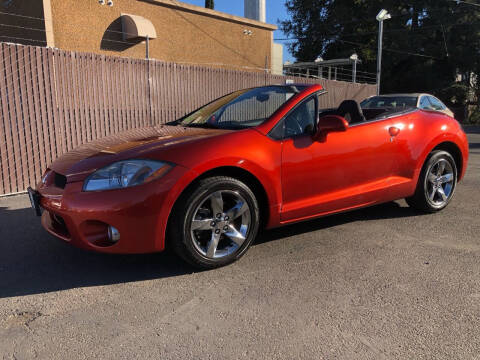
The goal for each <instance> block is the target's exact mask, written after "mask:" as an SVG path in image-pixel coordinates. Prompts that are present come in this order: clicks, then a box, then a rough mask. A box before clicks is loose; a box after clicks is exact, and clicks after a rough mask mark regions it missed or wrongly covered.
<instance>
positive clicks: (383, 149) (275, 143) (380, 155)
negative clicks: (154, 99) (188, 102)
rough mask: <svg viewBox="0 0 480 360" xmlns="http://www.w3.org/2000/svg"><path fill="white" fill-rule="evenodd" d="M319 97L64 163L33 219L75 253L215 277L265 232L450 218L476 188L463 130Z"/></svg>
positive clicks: (219, 116) (151, 135) (256, 94)
mask: <svg viewBox="0 0 480 360" xmlns="http://www.w3.org/2000/svg"><path fill="white" fill-rule="evenodd" d="M324 92H325V91H324V90H323V89H322V87H321V86H320V85H295V84H294V85H281V86H276V85H272V86H265V87H259V88H253V89H246V90H240V91H236V92H234V93H232V94H229V95H226V96H224V97H222V98H220V99H218V100H215V101H213V102H211V103H209V104H207V105H205V106H203V107H201V108H200V109H198V110H196V111H194V112H192V113H191V114H188V115H186V116H185V117H183V118H182V119H179V120H177V121H174V122H172V123H169V124H167V125H159V126H154V127H149V128H145V129H135V130H131V131H128V132H124V133H119V134H117V135H113V136H110V137H108V138H105V139H101V140H97V141H94V142H92V143H89V144H86V145H83V146H82V147H80V148H78V149H76V150H73V151H71V152H69V153H66V154H64V155H63V156H61V157H60V158H58V159H57V160H56V161H54V162H53V163H52V164H51V165H50V166H49V168H48V169H47V170H46V172H45V174H44V176H43V178H42V181H41V182H40V183H39V184H38V185H37V186H36V189H35V190H34V189H29V193H30V196H31V200H32V205H33V207H34V208H36V210H37V211H38V212H40V211H41V212H42V224H43V226H44V227H45V228H46V229H47V230H48V231H49V232H50V233H52V234H54V235H55V236H57V237H59V238H61V239H63V240H64V241H67V242H69V243H71V244H72V245H75V246H78V247H81V248H84V249H89V250H94V251H101V252H108V253H148V252H157V251H162V250H164V249H165V247H166V246H169V247H171V248H172V249H173V250H174V251H175V252H176V253H177V254H178V255H180V256H181V257H182V258H183V259H185V260H186V261H188V262H189V263H191V264H193V265H195V266H198V267H201V268H213V267H218V266H222V265H225V264H228V263H231V262H233V261H235V260H236V259H238V258H239V257H241V256H242V255H243V254H244V253H245V251H246V250H247V249H248V247H249V246H250V244H251V243H252V241H253V240H254V239H255V237H256V236H257V233H258V231H259V229H260V228H261V227H266V228H273V227H278V226H281V225H285V224H289V223H293V222H298V221H302V220H307V219H311V218H315V217H319V216H324V215H327V214H332V213H338V212H343V211H347V210H351V209H356V208H361V207H365V206H370V205H374V204H379V203H383V202H388V201H392V200H396V199H401V198H406V199H407V202H408V203H409V204H410V206H413V207H415V208H417V209H420V210H422V211H427V212H435V211H438V210H441V209H443V208H445V207H446V206H447V205H448V203H449V202H450V201H451V199H452V197H453V195H454V193H455V188H456V185H457V182H458V181H459V180H461V179H462V178H463V176H464V174H465V171H466V168H467V161H468V144H467V139H466V136H465V134H464V132H463V131H462V129H461V127H460V125H459V124H458V122H457V121H455V120H454V119H453V118H451V117H449V116H447V115H445V114H442V113H439V112H435V111H427V110H421V109H418V108H407V109H401V111H398V109H397V110H392V109H391V108H389V109H387V108H384V109H366V110H362V109H361V108H360V106H359V105H358V104H357V103H356V102H355V101H353V100H346V101H344V102H342V103H341V104H340V106H339V107H338V108H336V109H333V110H332V109H331V110H325V111H324V110H321V109H319V105H318V104H319V97H321V96H322V95H323V94H324Z"/></svg>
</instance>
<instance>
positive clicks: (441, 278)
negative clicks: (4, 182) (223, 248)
mask: <svg viewBox="0 0 480 360" xmlns="http://www.w3.org/2000/svg"><path fill="white" fill-rule="evenodd" d="M469 132H470V134H469V139H470V149H471V161H470V166H469V170H468V173H467V177H466V179H465V180H464V181H463V182H462V183H461V184H460V185H459V186H458V189H457V193H456V198H455V199H454V200H453V202H452V203H451V204H450V206H449V207H448V208H447V209H446V210H445V211H443V212H441V213H439V214H435V215H421V214H418V213H416V212H415V211H412V210H411V209H409V208H408V207H407V206H406V204H405V202H404V201H399V202H394V203H389V204H386V205H382V206H376V207H373V208H369V209H365V210H360V211H355V212H352V213H348V214H343V215H336V216H331V217H328V218H323V219H320V220H315V221H310V222H306V223H302V224H298V225H294V226H289V227H285V228H282V229H277V230H273V231H268V232H266V233H264V234H263V235H262V236H261V238H260V240H259V241H258V242H257V244H256V245H254V246H253V247H252V248H251V249H250V250H249V252H248V253H247V255H246V256H245V257H244V258H243V259H242V260H241V261H239V262H238V263H236V264H234V265H232V266H229V267H226V268H222V269H218V270H214V271H208V272H193V271H192V269H191V268H189V267H187V266H185V265H184V264H183V263H181V262H180V261H178V260H177V259H174V258H172V257H169V256H168V255H165V254H156V255H147V256H108V255H100V254H93V253H88V252H84V251H81V250H78V249H74V248H72V247H70V246H68V245H66V244H64V243H62V242H61V241H58V240H56V239H55V238H53V237H52V236H50V235H48V234H47V233H46V232H45V231H43V230H42V229H41V228H40V223H39V220H38V219H37V218H35V216H34V215H33V212H32V210H31V209H30V208H29V203H28V199H27V197H26V196H24V195H22V196H17V197H10V198H3V199H0V357H2V356H3V359H33V358H41V359H90V358H97V359H132V358H139V359H239V358H245V359H480V219H479V216H480V211H479V208H480V131H474V129H471V130H470V131H469ZM475 132H476V133H475Z"/></svg>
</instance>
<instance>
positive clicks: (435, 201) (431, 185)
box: [425, 158, 455, 207]
mask: <svg viewBox="0 0 480 360" xmlns="http://www.w3.org/2000/svg"><path fill="white" fill-rule="evenodd" d="M425 182H426V184H425V185H426V186H425V195H426V197H427V199H428V201H429V202H430V203H431V204H432V205H433V206H435V207H443V206H444V205H445V204H446V203H448V201H449V200H450V198H451V196H452V195H453V190H454V186H455V173H454V169H453V167H452V165H451V164H450V162H449V161H447V160H446V159H442V158H441V159H439V160H438V161H437V162H435V163H433V164H432V165H431V166H430V169H429V170H428V173H427V177H426V178H425Z"/></svg>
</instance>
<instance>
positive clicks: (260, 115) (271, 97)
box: [174, 85, 306, 129]
mask: <svg viewBox="0 0 480 360" xmlns="http://www.w3.org/2000/svg"><path fill="white" fill-rule="evenodd" d="M305 88H306V86H297V85H291V86H265V87H259V88H254V89H246V90H240V91H236V92H234V93H232V94H229V95H226V96H224V97H222V98H220V99H217V100H215V101H213V102H211V103H210V104H207V105H205V106H203V107H201V108H200V109H198V110H195V111H194V112H192V113H191V114H188V115H186V116H185V117H183V118H181V119H179V120H177V121H175V122H174V124H175V125H181V126H187V127H206V128H218V129H243V128H248V127H254V126H258V125H260V124H262V123H263V122H265V121H266V120H267V119H268V118H269V117H270V116H272V115H273V113H274V112H275V111H277V110H278V109H279V108H280V107H281V106H282V105H283V104H284V103H286V102H287V101H288V100H289V99H290V98H291V97H292V96H294V95H295V94H298V93H300V92H301V91H303V90H304V89H305Z"/></svg>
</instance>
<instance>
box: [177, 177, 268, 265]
mask: <svg viewBox="0 0 480 360" xmlns="http://www.w3.org/2000/svg"><path fill="white" fill-rule="evenodd" d="M196 185H197V186H195V188H192V189H191V190H190V191H188V192H187V193H186V194H184V195H182V197H181V198H180V199H179V200H178V202H177V204H175V207H174V210H173V212H172V214H171V217H170V226H169V234H168V235H169V241H170V244H171V245H172V248H173V250H174V251H175V252H176V253H177V254H178V255H179V256H180V257H181V258H183V259H184V260H186V261H187V262H188V263H190V264H192V265H193V266H195V267H198V268H202V269H212V268H216V267H219V266H224V265H227V264H229V263H232V262H234V261H235V260H237V259H239V258H240V257H241V256H242V255H243V254H244V253H245V252H246V251H247V249H248V247H249V246H250V244H251V243H252V241H253V240H254V239H255V237H256V236H257V233H258V229H259V223H260V211H259V207H258V202H257V199H256V197H255V194H254V193H253V192H252V191H251V190H250V188H249V187H248V186H247V185H245V184H244V183H243V182H241V181H239V180H237V179H234V178H230V177H223V176H216V177H211V178H206V179H202V180H200V181H199V183H198V184H196Z"/></svg>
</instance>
